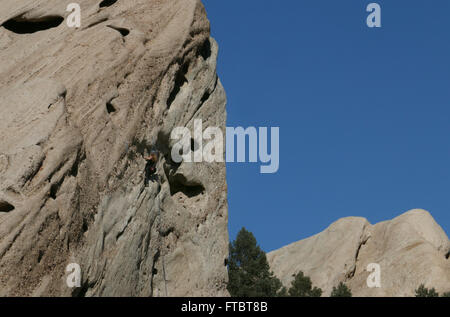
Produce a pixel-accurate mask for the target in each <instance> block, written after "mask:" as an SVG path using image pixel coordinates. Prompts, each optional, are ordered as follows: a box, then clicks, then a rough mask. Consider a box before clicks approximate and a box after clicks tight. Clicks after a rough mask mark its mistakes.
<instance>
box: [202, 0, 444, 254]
mask: <svg viewBox="0 0 450 317" xmlns="http://www.w3.org/2000/svg"><path fill="white" fill-rule="evenodd" d="M203 2H204V4H205V7H206V9H207V13H208V17H209V19H210V20H211V28H212V35H213V36H214V38H215V39H216V40H217V42H218V43H219V46H220V53H219V62H218V73H219V76H220V79H221V81H222V83H223V85H224V87H225V90H226V92H227V96H228V105H227V109H228V122H227V126H243V127H248V126H255V127H260V126H267V127H271V126H279V127H280V169H279V171H278V173H276V174H273V175H267V174H265V175H263V174H260V173H259V164H242V163H229V164H228V165H227V181H228V190H229V228H230V238H231V239H234V238H235V236H236V234H237V232H238V231H239V229H240V228H241V227H243V226H245V227H246V228H247V229H248V230H250V231H252V232H253V233H254V234H255V236H256V238H257V240H258V242H259V243H260V245H261V247H262V248H263V249H264V250H265V251H271V250H273V249H277V248H279V247H282V246H284V245H286V244H288V243H291V242H294V241H297V240H300V239H303V238H306V237H308V236H311V235H313V234H316V233H318V232H320V231H322V230H324V229H325V228H326V227H327V226H328V225H329V224H330V223H332V222H333V221H335V220H337V219H339V218H341V217H346V216H362V217H366V218H367V219H368V220H369V221H370V222H371V223H375V222H379V221H383V220H386V219H390V218H393V217H395V216H398V215H400V214H401V213H403V212H405V211H407V210H409V209H413V208H423V209H427V210H428V211H430V212H431V214H432V215H433V216H434V218H435V219H436V221H437V222H438V223H439V224H440V225H441V226H442V227H443V228H444V230H446V232H447V234H448V233H449V227H450V60H449V59H450V32H449V31H450V22H449V19H448V14H449V12H450V1H448V0H433V1H432V3H431V2H430V1H425V0H421V1H416V0H408V1H407V0H396V1H392V0H390V1H378V3H379V4H380V5H381V8H382V28H379V29H370V28H368V27H367V25H366V23H365V21H366V17H367V15H368V13H367V12H366V10H365V9H366V6H367V4H369V3H370V2H371V1H361V0H351V1H348V0H346V1H336V0H327V1H324V0H306V1H303V0H301V1H300V0H278V1H274V0H272V1H268V0H258V1H257V0H245V1H243V0H222V1H221V0H203Z"/></svg>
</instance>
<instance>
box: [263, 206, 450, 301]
mask: <svg viewBox="0 0 450 317" xmlns="http://www.w3.org/2000/svg"><path fill="white" fill-rule="evenodd" d="M449 251H450V242H449V239H448V237H447V235H446V234H445V232H444V231H443V230H442V228H441V227H440V226H439V225H438V224H437V223H436V222H435V221H434V219H433V217H432V216H431V215H430V214H429V213H428V212H426V211H424V210H418V209H417V210H411V211H409V212H407V213H405V214H403V215H401V216H399V217H397V218H395V219H393V220H390V221H385V222H381V223H378V224H375V225H371V224H370V223H369V222H368V221H367V220H366V219H364V218H343V219H340V220H338V221H337V222H335V223H333V224H332V225H331V226H330V227H329V228H327V229H326V230H325V231H323V232H321V233H319V234H317V235H315V236H313V237H310V238H308V239H305V240H301V241H298V242H295V243H293V244H290V245H288V246H285V247H283V248H281V249H279V250H276V251H273V252H270V253H269V254H268V255H267V257H268V261H269V264H270V267H271V269H272V270H273V271H274V273H275V275H276V276H278V277H279V278H280V279H281V281H282V282H283V284H284V285H285V286H287V287H289V286H290V282H291V280H292V276H293V274H296V273H297V272H298V271H303V272H304V273H305V274H306V275H309V276H310V277H311V280H312V282H313V284H314V285H315V286H318V287H320V288H322V289H323V291H324V294H323V295H324V296H329V295H330V293H331V290H332V288H333V286H337V285H338V284H339V283H340V282H345V283H346V284H347V286H349V287H350V288H351V290H352V293H353V295H354V296H389V297H393V296H414V290H415V289H417V287H418V286H419V285H420V284H422V283H424V284H425V285H426V286H427V287H435V288H436V289H437V290H438V291H440V292H447V291H450V259H448V254H449ZM370 263H377V264H379V265H380V268H381V287H380V288H369V287H368V286H367V278H368V277H369V275H370V272H368V271H367V266H368V265H369V264H370Z"/></svg>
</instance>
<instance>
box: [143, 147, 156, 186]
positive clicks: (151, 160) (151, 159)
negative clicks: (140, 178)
mask: <svg viewBox="0 0 450 317" xmlns="http://www.w3.org/2000/svg"><path fill="white" fill-rule="evenodd" d="M158 157H159V154H158V151H154V150H153V151H151V152H150V155H149V156H144V160H146V161H147V164H145V186H147V185H148V182H149V180H150V179H151V178H152V175H154V174H155V173H156V164H157V163H158Z"/></svg>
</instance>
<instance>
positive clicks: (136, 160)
mask: <svg viewBox="0 0 450 317" xmlns="http://www.w3.org/2000/svg"><path fill="white" fill-rule="evenodd" d="M70 2H72V1H60V0H21V1H16V0H3V1H1V3H0V25H1V26H0V60H1V63H0V118H1V121H2V124H1V128H2V132H1V134H0V296H41V295H42V296H166V295H167V296H187V295H189V296H218V295H226V294H227V291H226V282H227V279H228V277H227V270H226V266H225V265H224V263H225V259H226V258H227V256H228V232H227V219H228V217H227V208H228V207H227V187H226V179H225V164H224V163H212V164H210V163H195V164H188V163H182V164H181V165H180V164H175V163H174V162H173V161H171V159H170V151H171V147H172V146H173V143H172V141H171V140H170V139H169V138H170V133H171V131H172V129H173V128H174V127H177V126H181V127H183V126H186V127H188V128H190V129H192V125H193V120H194V119H196V118H199V119H202V120H203V127H204V128H207V127H208V126H217V127H220V128H222V129H225V121H226V111H225V104H226V96H225V93H224V90H223V88H222V85H221V83H220V81H219V79H218V77H217V75H216V58H217V52H218V47H217V44H216V42H215V41H214V40H213V39H212V38H210V29H209V22H208V20H207V18H206V13H205V10H204V7H203V5H202V4H201V2H200V1H199V0H134V1H127V0H118V1H101V0H97V1H93V0H79V1H77V3H79V4H80V6H81V17H82V24H81V27H80V28H78V29H77V28H70V27H68V25H67V23H66V20H67V17H68V16H69V14H70V12H67V11H66V8H67V5H68V4H69V3H70ZM152 146H154V147H155V148H156V149H158V150H159V151H161V153H162V157H161V160H160V162H159V164H158V166H157V169H158V173H159V179H160V181H159V182H157V181H154V182H150V185H149V186H148V187H144V179H143V178H144V173H143V171H144V166H145V161H144V159H143V155H144V154H148V151H149V150H150V148H151V147H152ZM69 263H77V264H79V265H80V267H81V270H82V278H81V287H79V288H69V287H68V286H67V285H66V278H67V274H68V273H67V272H66V266H67V265H68V264H69Z"/></svg>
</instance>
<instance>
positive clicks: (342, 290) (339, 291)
mask: <svg viewBox="0 0 450 317" xmlns="http://www.w3.org/2000/svg"><path fill="white" fill-rule="evenodd" d="M330 297H352V292H351V291H350V289H349V288H348V287H347V285H345V284H344V283H343V282H341V283H339V285H338V287H333V290H332V291H331V295H330Z"/></svg>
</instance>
